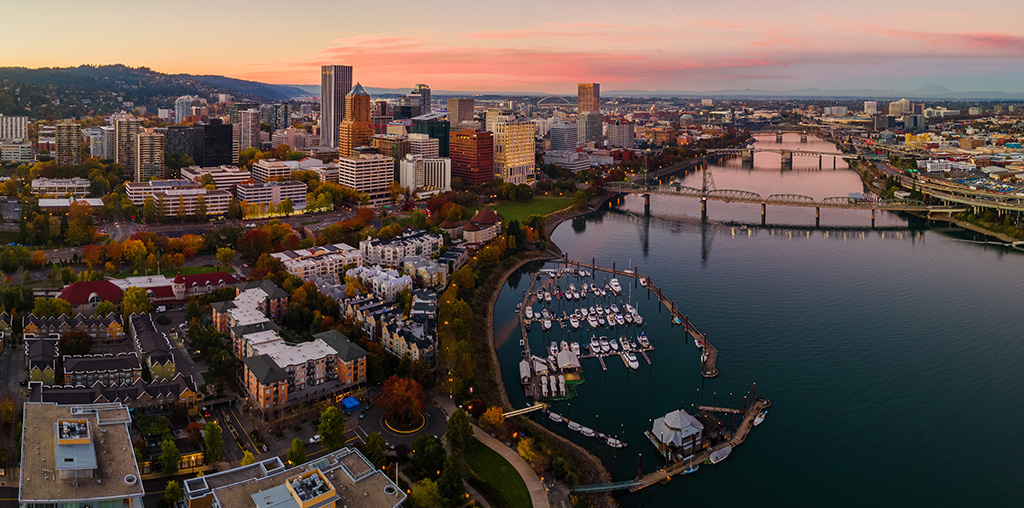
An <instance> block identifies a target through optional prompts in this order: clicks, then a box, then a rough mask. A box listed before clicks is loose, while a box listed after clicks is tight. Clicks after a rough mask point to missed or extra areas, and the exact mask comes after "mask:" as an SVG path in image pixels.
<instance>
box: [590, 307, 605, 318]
mask: <svg viewBox="0 0 1024 508" xmlns="http://www.w3.org/2000/svg"><path fill="white" fill-rule="evenodd" d="M597 308H598V309H600V308H601V306H600V305H598V306H597ZM590 313H591V314H594V315H597V316H600V315H601V314H604V309H601V312H597V311H596V310H594V307H593V306H591V307H590Z"/></svg>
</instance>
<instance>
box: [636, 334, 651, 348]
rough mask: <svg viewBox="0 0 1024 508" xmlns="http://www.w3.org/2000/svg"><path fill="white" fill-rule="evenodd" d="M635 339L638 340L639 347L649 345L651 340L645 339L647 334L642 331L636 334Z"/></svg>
mask: <svg viewBox="0 0 1024 508" xmlns="http://www.w3.org/2000/svg"><path fill="white" fill-rule="evenodd" d="M636 340H638V341H640V347H645V348H647V347H651V342H650V341H649V340H647V334H646V333H644V332H640V334H639V335H637V336H636Z"/></svg>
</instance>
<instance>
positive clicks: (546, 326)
mask: <svg viewBox="0 0 1024 508" xmlns="http://www.w3.org/2000/svg"><path fill="white" fill-rule="evenodd" d="M541 323H542V324H543V325H544V330H545V331H547V330H550V329H551V320H550V319H548V318H544V321H542V322H541Z"/></svg>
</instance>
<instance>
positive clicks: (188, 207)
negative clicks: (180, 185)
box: [153, 187, 231, 217]
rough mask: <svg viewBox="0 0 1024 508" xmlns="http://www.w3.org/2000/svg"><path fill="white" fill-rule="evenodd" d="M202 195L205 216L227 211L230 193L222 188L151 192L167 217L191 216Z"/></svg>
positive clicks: (194, 212)
mask: <svg viewBox="0 0 1024 508" xmlns="http://www.w3.org/2000/svg"><path fill="white" fill-rule="evenodd" d="M200 197H202V199H203V202H204V203H205V204H206V215H207V217H216V216H220V215H224V214H226V213H228V203H230V202H231V193H230V192H228V191H222V190H207V189H205V188H202V187H200V188H192V189H167V190H161V191H156V192H154V193H153V199H155V200H156V202H157V205H159V209H160V210H163V211H164V212H165V213H166V215H167V216H168V217H175V216H180V215H184V216H185V217H193V216H195V214H196V207H197V206H198V204H199V198H200Z"/></svg>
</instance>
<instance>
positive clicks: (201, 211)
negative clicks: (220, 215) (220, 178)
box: [196, 175, 210, 222]
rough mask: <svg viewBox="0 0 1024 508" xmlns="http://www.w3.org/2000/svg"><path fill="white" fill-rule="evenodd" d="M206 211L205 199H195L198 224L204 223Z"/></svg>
mask: <svg viewBox="0 0 1024 508" xmlns="http://www.w3.org/2000/svg"><path fill="white" fill-rule="evenodd" d="M205 176H210V175H205ZM207 211H208V210H207V208H206V198H205V197H203V196H202V195H200V196H199V197H197V198H196V220H198V221H199V222H206V214H207Z"/></svg>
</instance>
